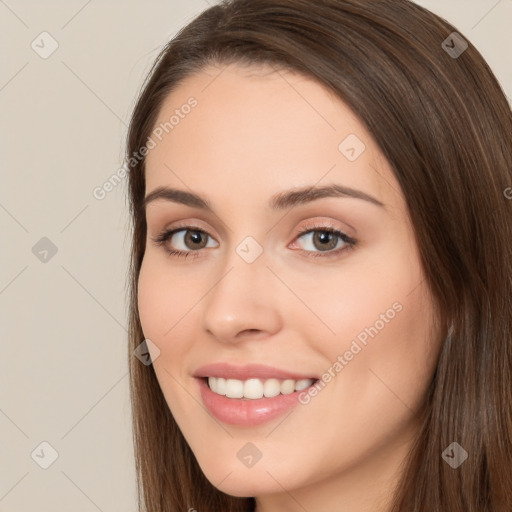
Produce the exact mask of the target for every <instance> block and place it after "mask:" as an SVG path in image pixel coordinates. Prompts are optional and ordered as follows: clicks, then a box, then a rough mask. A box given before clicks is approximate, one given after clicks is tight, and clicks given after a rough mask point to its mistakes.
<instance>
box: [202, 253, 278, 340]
mask: <svg viewBox="0 0 512 512" xmlns="http://www.w3.org/2000/svg"><path fill="white" fill-rule="evenodd" d="M267 263H268V261H267V259H266V258H265V252H263V253H262V254H261V255H260V256H259V257H258V258H257V259H256V260H255V261H253V262H252V263H247V262H246V261H244V260H243V259H242V258H241V257H240V256H239V255H238V254H237V252H236V251H235V250H234V249H233V250H232V252H231V254H230V256H229V257H227V259H226V261H225V264H224V265H223V266H222V269H221V271H219V272H218V275H217V277H216V278H215V281H214V282H213V284H212V286H211V289H210V292H209V293H207V295H206V296H205V298H204V300H203V301H202V307H203V311H202V315H201V318H202V328H203V330H204V331H206V332H207V333H208V334H210V335H211V336H213V337H214V338H215V339H216V340H218V341H220V342H223V343H237V342H240V341H241V340H242V339H248V338H249V337H250V338H251V339H252V338H266V337H268V336H271V335H272V334H275V333H276V332H278V331H279V330H280V329H281V326H282V315H281V311H280V308H279V304H280V300H279V298H280V297H279V296H280V294H279V290H278V285H279V281H278V280H277V279H276V277H275V275H274V274H273V273H272V272H271V271H270V270H269V269H268V268H267ZM281 293H282V290H281ZM281 303H282V301H281Z"/></svg>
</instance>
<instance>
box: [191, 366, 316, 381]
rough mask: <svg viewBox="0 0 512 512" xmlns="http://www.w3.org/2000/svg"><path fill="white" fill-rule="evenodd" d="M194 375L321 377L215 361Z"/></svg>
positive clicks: (229, 377)
mask: <svg viewBox="0 0 512 512" xmlns="http://www.w3.org/2000/svg"><path fill="white" fill-rule="evenodd" d="M194 377H224V378H225V379H238V380H247V379H250V378H255V379H293V380H301V379H313V380H316V379H318V378H319V377H317V376H315V375H306V374H300V373H295V372H289V371H286V370H280V369H279V368H274V367H272V366H267V365H262V364H247V365H244V366H235V365H232V364H229V363H213V364H208V365H206V366H201V368H198V369H197V370H196V371H195V373H194Z"/></svg>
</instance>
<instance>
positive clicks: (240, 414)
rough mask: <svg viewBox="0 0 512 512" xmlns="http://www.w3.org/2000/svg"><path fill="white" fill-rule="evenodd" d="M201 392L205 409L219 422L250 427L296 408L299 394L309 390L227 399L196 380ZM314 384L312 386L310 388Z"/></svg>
mask: <svg viewBox="0 0 512 512" xmlns="http://www.w3.org/2000/svg"><path fill="white" fill-rule="evenodd" d="M197 380H198V381H199V388H200V391H201V398H202V399H203V403H204V405H205V406H206V408H207V409H208V410H209V411H210V412H211V413H212V414H213V415H214V416H215V417H216V418H217V419H218V420H220V421H222V422H224V423H229V424H230V425H239V426H244V427H246V426H252V425H260V424H262V423H266V422H267V421H270V420H273V419H275V418H277V417H279V416H281V415H282V414H284V413H285V412H286V411H288V410H290V409H292V408H293V407H295V406H297V405H298V404H299V403H300V402H299V394H300V393H304V392H307V391H308V389H309V388H306V389H303V390H301V391H295V392H293V393H290V394H288V395H282V394H279V395H277V396H274V397H272V398H266V397H264V398H259V399H255V400H252V399H247V398H246V399H241V398H227V397H226V396H222V395H218V394H217V393H214V392H213V391H212V390H211V389H210V388H209V386H208V384H207V382H206V380H205V379H202V378H197ZM314 384H315V383H313V384H312V386H313V385H314Z"/></svg>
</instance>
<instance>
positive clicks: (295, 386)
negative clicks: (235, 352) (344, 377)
mask: <svg viewBox="0 0 512 512" xmlns="http://www.w3.org/2000/svg"><path fill="white" fill-rule="evenodd" d="M313 382H314V379H301V380H297V381H295V380H293V379H286V380H283V381H280V380H278V379H266V380H265V381H262V380H260V379H248V380H238V379H224V378H222V377H208V385H209V386H210V389H211V390H212V391H213V392H214V393H217V394H218V395H225V396H227V397H228V398H249V399H252V400H257V399H259V398H263V397H264V396H265V397H266V398H271V397H274V396H277V395H279V394H282V395H289V394H290V393H293V392H294V391H302V390H303V389H306V388H308V387H309V386H311V384H313Z"/></svg>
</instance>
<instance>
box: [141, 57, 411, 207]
mask: <svg viewBox="0 0 512 512" xmlns="http://www.w3.org/2000/svg"><path fill="white" fill-rule="evenodd" d="M191 98H192V100H191ZM194 103H195V106H194V107H192V108H190V107H189V106H188V105H191V104H194ZM158 128H160V130H159V131H158V133H157V135H158V136H155V135H154V134H155V130H158ZM152 139H153V140H154V142H155V143H156V145H155V147H154V148H153V149H151V151H150V152H149V154H148V156H147V159H146V190H147V191H151V190H152V189H154V188H156V187H157V186H162V185H168V186H180V185H181V187H183V185H186V186H187V187H189V188H192V189H194V191H195V192H198V193H201V194H205V195H211V192H212V191H215V190H220V191H224V192H225V191H226V190H232V191H235V190H237V191H238V192H239V193H240V194H245V195H246V196H247V194H249V195H251V196H254V195H255V194H257V193H261V197H264V196H265V197H266V196H269V195H271V194H272V193H274V192H275V191H276V190H278V189H284V188H289V187H290V186H303V185H313V184H315V183H319V184H325V183H326V182H336V183H340V184H343V185H345V186H348V187H354V188H361V189H365V191H366V192H368V193H370V194H372V195H374V196H377V197H379V198H380V199H381V201H382V202H385V203H388V204H392V203H393V202H396V201H399V200H400V196H401V193H400V191H399V188H400V187H399V185H398V183H397V182H396V180H395V178H394V176H393V173H392V172H391V169H390V167H389V164H388V163H387V161H386V160H385V159H384V158H383V156H382V154H381V153H380V151H379V149H378V147H377V145H376V143H375V142H374V140H373V138H372V137H371V135H370V134H369V132H368V131H367V130H366V128H365V127H364V125H363V124H362V123H361V122H360V121H359V119H358V118H357V116H356V115H355V114H354V113H353V112H352V110H351V109H350V108H349V107H348V106H347V105H346V104H345V103H344V102H343V101H342V100H341V99H340V98H339V97H337V96H336V95H335V94H334V93H333V92H332V91H330V90H329V89H328V88H327V87H325V86H323V85H322V84H321V83H319V82H318V81H316V80H313V79H311V78H309V77H306V76H304V75H302V74H300V73H297V72H291V71H285V70H282V69H278V68H275V69H274V68H272V67H270V66H262V65H258V66H256V65H252V66H245V65H244V66H241V65H239V64H230V65H228V66H222V65H216V66H214V65H212V66H209V67H207V68H204V69H203V70H201V71H200V72H197V73H195V74H193V75H191V76H189V77H187V78H186V79H185V80H183V81H182V82H181V83H180V84H179V85H178V86H177V87H176V88H175V89H174V90H173V91H172V92H171V94H169V95H168V97H167V98H166V100H165V101H164V103H163V104H162V107H161V109H160V112H159V115H158V118H157V121H156V123H155V126H154V130H153V135H152ZM160 139H161V140H160ZM354 157H355V158H354ZM180 181H181V183H180Z"/></svg>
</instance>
